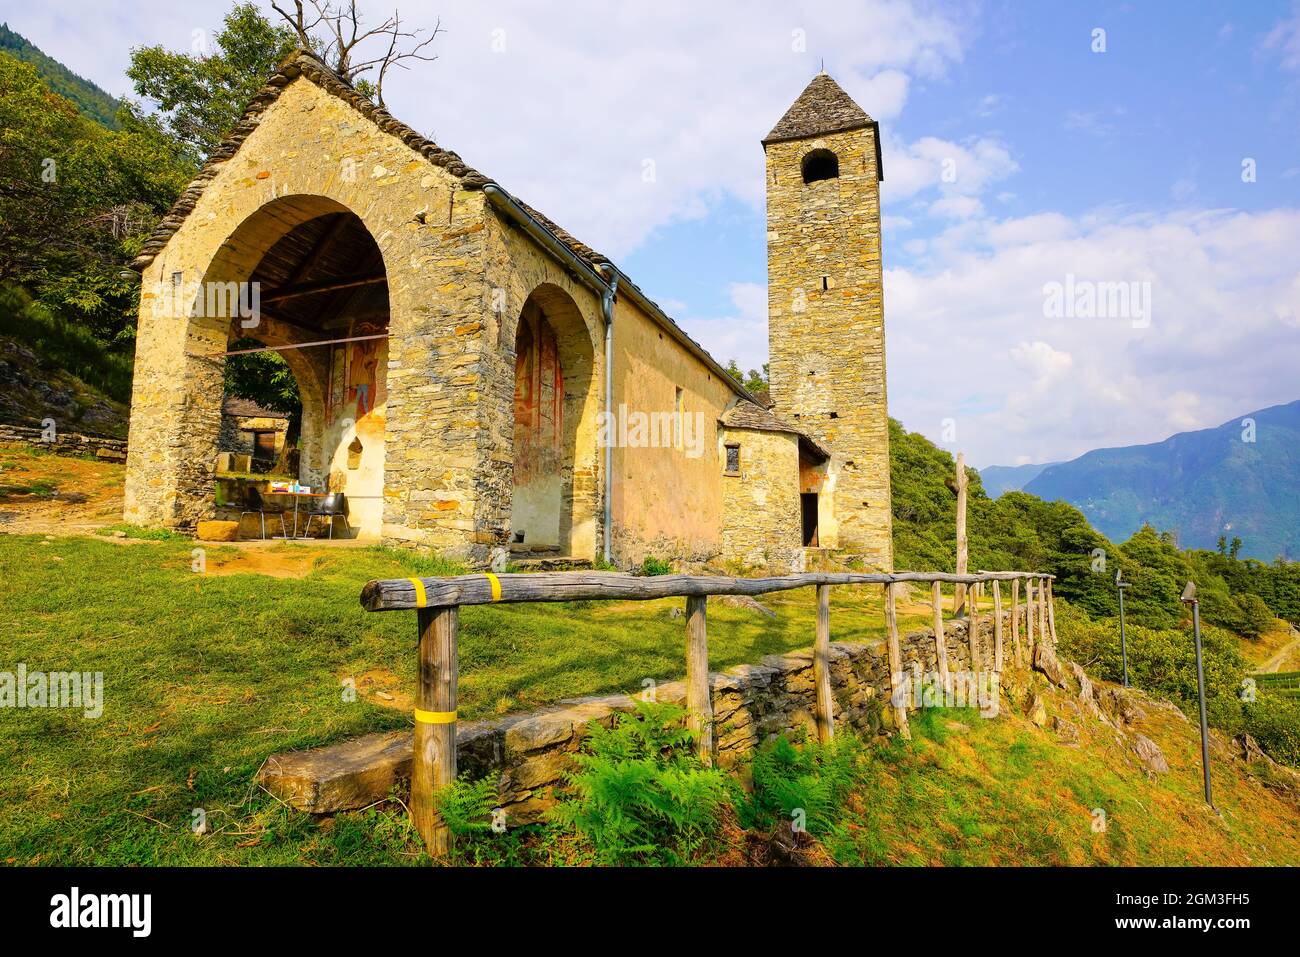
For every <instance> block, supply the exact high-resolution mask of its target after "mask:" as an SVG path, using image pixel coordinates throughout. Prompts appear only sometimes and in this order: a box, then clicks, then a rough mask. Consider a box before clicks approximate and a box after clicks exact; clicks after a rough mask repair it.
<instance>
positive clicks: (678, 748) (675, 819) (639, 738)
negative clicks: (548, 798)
mask: <svg viewBox="0 0 1300 957" xmlns="http://www.w3.org/2000/svg"><path fill="white" fill-rule="evenodd" d="M685 714H686V712H685V711H684V710H683V709H682V708H679V707H677V706H675V705H671V704H657V703H652V702H646V701H640V702H638V703H637V705H636V712H635V713H634V714H627V715H619V717H618V720H617V721H616V722H615V724H614V726H613V727H612V728H605V727H603V726H602V725H600V724H596V723H593V724H592V725H591V726H590V734H589V736H588V738H587V740H586V743H585V746H584V751H583V752H582V753H580V754H578V755H576V756H575V760H576V762H577V764H578V769H577V770H576V771H574V772H572V773H570V775H569V783H570V785H571V787H572V791H573V795H572V797H570V798H569V799H567V800H565V801H563V802H562V803H560V804H559V805H557V806H556V807H555V808H554V809H553V810H552V812H551V820H552V821H553V822H554V823H556V824H558V825H559V826H561V827H564V828H567V829H570V830H572V831H573V832H575V833H576V834H578V835H579V836H580V837H581V838H583V839H584V840H585V841H586V842H587V843H589V844H590V845H591V847H592V850H593V852H594V855H595V858H596V861H597V862H598V863H600V864H614V865H630V864H642V865H644V864H669V865H680V864H687V863H690V862H691V861H692V860H694V859H695V858H696V857H697V856H698V855H699V852H700V851H701V849H702V848H704V846H705V845H706V844H707V842H708V841H709V839H710V838H711V837H712V836H713V835H714V834H716V832H717V829H718V826H719V823H720V820H721V816H722V813H723V810H724V808H725V807H726V806H727V804H728V802H729V793H728V789H727V786H726V782H725V779H724V776H723V775H722V773H721V772H720V771H717V770H714V769H712V768H707V767H705V766H704V765H703V764H702V763H701V762H700V761H699V759H698V758H697V757H696V756H695V753H694V750H693V745H694V741H695V735H694V734H693V733H692V732H691V731H689V730H688V729H686V728H685V727H683V725H682V719H683V718H684V716H685Z"/></svg>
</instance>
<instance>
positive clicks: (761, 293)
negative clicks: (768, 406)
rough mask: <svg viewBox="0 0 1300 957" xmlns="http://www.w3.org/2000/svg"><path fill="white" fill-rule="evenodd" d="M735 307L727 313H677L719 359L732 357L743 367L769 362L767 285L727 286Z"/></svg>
mask: <svg viewBox="0 0 1300 957" xmlns="http://www.w3.org/2000/svg"><path fill="white" fill-rule="evenodd" d="M727 294H728V296H729V298H730V299H731V304H732V307H733V308H732V310H731V311H730V312H728V313H727V314H726V315H723V316H711V317H699V316H691V315H690V314H685V313H684V314H681V315H678V316H676V317H675V318H676V319H677V321H678V323H679V324H680V325H681V327H682V328H683V329H685V330H686V332H687V333H688V334H689V335H690V336H691V337H692V338H693V339H695V340H696V341H697V342H699V343H700V345H702V346H704V348H705V349H707V350H708V352H709V353H710V354H711V355H712V356H713V357H714V358H715V359H717V360H718V361H719V362H721V363H723V364H724V365H725V364H726V363H727V361H728V360H730V359H735V360H736V364H737V365H739V366H740V367H741V368H742V369H744V370H746V371H748V370H749V369H758V368H761V367H762V365H763V363H764V362H766V361H767V286H765V285H763V284H761V283H756V282H733V283H730V284H729V285H728V287H727Z"/></svg>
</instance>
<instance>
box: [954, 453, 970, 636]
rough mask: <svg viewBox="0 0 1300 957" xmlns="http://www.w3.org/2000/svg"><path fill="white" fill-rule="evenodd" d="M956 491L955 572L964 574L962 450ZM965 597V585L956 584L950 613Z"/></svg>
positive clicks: (964, 534) (963, 459) (964, 530)
mask: <svg viewBox="0 0 1300 957" xmlns="http://www.w3.org/2000/svg"><path fill="white" fill-rule="evenodd" d="M955 480H956V486H957V487H956V489H955V491H956V493H957V574H958V575H965V574H966V565H967V556H966V484H967V479H966V455H965V453H963V452H958V453H957V474H956V476H955ZM965 597H966V586H965V585H960V584H959V585H958V586H957V587H956V588H954V589H953V592H952V613H953V614H954V615H956V614H958V613H960V612H961V608H962V602H963V601H964V600H965Z"/></svg>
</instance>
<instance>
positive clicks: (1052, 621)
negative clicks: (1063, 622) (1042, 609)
mask: <svg viewBox="0 0 1300 957" xmlns="http://www.w3.org/2000/svg"><path fill="white" fill-rule="evenodd" d="M1047 629H1048V631H1049V632H1050V633H1051V636H1052V647H1056V598H1055V597H1054V596H1053V595H1052V580H1051V579H1050V578H1049V579H1048V580H1047Z"/></svg>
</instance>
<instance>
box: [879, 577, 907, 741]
mask: <svg viewBox="0 0 1300 957" xmlns="http://www.w3.org/2000/svg"><path fill="white" fill-rule="evenodd" d="M894 589H895V585H894V583H893V582H889V583H888V584H886V585H885V627H886V628H887V629H888V630H889V691H890V694H889V701H890V704H891V706H892V707H893V709H894V724H895V725H896V726H897V728H898V733H899V734H901V735H902V736H903V737H904V738H905V739H907V740H908V741H910V740H911V739H912V729H911V728H910V727H908V724H907V702H906V701H904V700H903V650H902V647H901V645H900V644H899V640H898V612H897V610H896V609H895V600H894Z"/></svg>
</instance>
